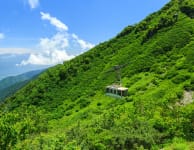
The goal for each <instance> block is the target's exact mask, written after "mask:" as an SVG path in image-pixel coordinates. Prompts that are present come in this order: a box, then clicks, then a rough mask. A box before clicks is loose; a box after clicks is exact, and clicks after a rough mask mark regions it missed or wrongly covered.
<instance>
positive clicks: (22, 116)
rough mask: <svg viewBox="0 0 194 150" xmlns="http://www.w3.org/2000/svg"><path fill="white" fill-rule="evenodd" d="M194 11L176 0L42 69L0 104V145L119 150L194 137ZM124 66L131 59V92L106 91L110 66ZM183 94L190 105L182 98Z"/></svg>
mask: <svg viewBox="0 0 194 150" xmlns="http://www.w3.org/2000/svg"><path fill="white" fill-rule="evenodd" d="M193 10H194V2H193V1H190V0H172V1H171V2H170V3H168V4H167V5H166V6H164V7H163V8H162V9H161V10H160V11H158V12H156V13H153V14H151V15H150V16H148V17H147V18H145V19H144V20H143V21H141V22H140V23H138V24H137V25H134V26H128V27H126V28H125V29H124V30H123V31H122V32H121V33H119V34H118V35H117V36H116V37H115V38H113V39H111V40H109V41H107V42H104V43H102V44H99V45H98V46H96V47H95V48H93V49H91V50H90V51H88V52H86V53H84V54H82V55H80V56H78V57H76V58H74V59H73V60H71V61H68V62H65V63H64V64H63V65H57V66H55V67H53V68H50V69H49V70H47V71H46V72H44V73H43V74H41V75H40V76H39V77H38V79H36V80H34V81H33V82H30V83H29V84H28V85H27V86H25V87H24V88H23V89H21V90H20V91H19V92H17V93H16V94H15V95H13V96H12V97H10V98H8V99H7V100H6V102H5V103H4V104H3V105H2V106H1V111H0V115H1V118H0V135H1V136H2V138H1V139H0V146H1V147H2V148H6V147H9V148H12V149H14V148H15V149H110V150H111V149H118V150H120V149H140V148H141V149H143V148H146V149H160V148H162V147H165V146H166V145H168V144H169V143H174V141H184V142H185V143H186V142H192V141H193V140H194V127H193V123H194V104H193V103H192V91H193V90H194V73H193V71H194V67H193V65H194V59H193V58H194V38H193V37H194V19H193V14H194V11H193ZM118 64H127V65H126V66H125V67H124V68H122V83H123V85H124V86H126V87H128V88H129V90H128V92H129V96H128V97H126V98H123V99H115V98H112V97H108V96H106V95H105V93H104V88H105V87H106V86H107V85H109V84H112V83H113V82H114V80H115V73H114V72H109V73H107V71H108V70H110V69H111V68H112V66H114V65H118ZM185 92H186V93H191V100H190V102H191V103H188V104H183V103H182V101H183V99H185V98H184V93H185ZM184 146H185V145H184ZM186 146H187V145H186ZM188 146H189V145H188ZM191 146H192V144H191ZM175 148H176V147H175Z"/></svg>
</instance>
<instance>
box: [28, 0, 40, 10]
mask: <svg viewBox="0 0 194 150" xmlns="http://www.w3.org/2000/svg"><path fill="white" fill-rule="evenodd" d="M28 4H29V5H30V7H31V8H32V9H34V8H36V7H38V5H39V0H28Z"/></svg>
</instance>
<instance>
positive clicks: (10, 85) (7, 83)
mask: <svg viewBox="0 0 194 150" xmlns="http://www.w3.org/2000/svg"><path fill="white" fill-rule="evenodd" d="M42 71H43V70H35V71H30V72H27V73H24V74H21V75H17V76H10V77H7V78H4V79H2V80H0V101H3V100H4V99H5V98H6V97H8V96H10V95H12V94H14V93H15V92H16V91H17V90H19V89H20V88H22V87H23V86H24V85H26V84H27V83H28V82H29V81H30V80H32V79H34V78H36V77H37V76H38V75H39V74H40V73H41V72H42Z"/></svg>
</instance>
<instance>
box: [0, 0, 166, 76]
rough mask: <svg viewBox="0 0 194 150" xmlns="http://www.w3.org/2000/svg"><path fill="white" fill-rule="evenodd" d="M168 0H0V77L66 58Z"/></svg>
mask: <svg viewBox="0 0 194 150" xmlns="http://www.w3.org/2000/svg"><path fill="white" fill-rule="evenodd" d="M168 2H169V0H146V1H144V0H120V1H118V0H52V1H48V0H1V2H0V20H1V22H0V79H1V78H3V77H5V76H10V75H16V74H20V73H23V72H26V71H29V70H34V69H40V68H44V67H47V66H50V65H54V64H57V63H61V62H63V61H64V60H69V59H71V58H73V57H75V56H77V55H79V54H81V53H83V52H85V51H87V50H88V49H90V48H92V47H93V46H95V45H97V44H99V43H101V42H103V41H106V40H108V39H110V38H112V37H114V36H115V35H116V34H117V33H119V32H120V31H121V30H122V29H123V28H124V27H126V26H128V25H133V24H136V23H138V22H139V21H141V20H142V19H144V18H145V17H146V16H147V15H149V14H150V13H153V12H155V11H157V10H159V9H160V8H161V7H163V6H164V5H165V4H166V3H168Z"/></svg>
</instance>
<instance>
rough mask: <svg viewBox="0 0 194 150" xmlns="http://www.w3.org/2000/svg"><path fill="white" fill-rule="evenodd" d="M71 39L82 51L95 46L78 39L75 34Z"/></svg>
mask: <svg viewBox="0 0 194 150" xmlns="http://www.w3.org/2000/svg"><path fill="white" fill-rule="evenodd" d="M72 37H73V38H74V39H75V40H76V41H77V42H78V44H79V45H80V47H81V48H82V49H83V50H86V49H91V48H93V47H94V46H95V45H94V44H91V43H89V42H86V41H84V40H82V39H80V38H79V37H78V36H77V35H76V34H72Z"/></svg>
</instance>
